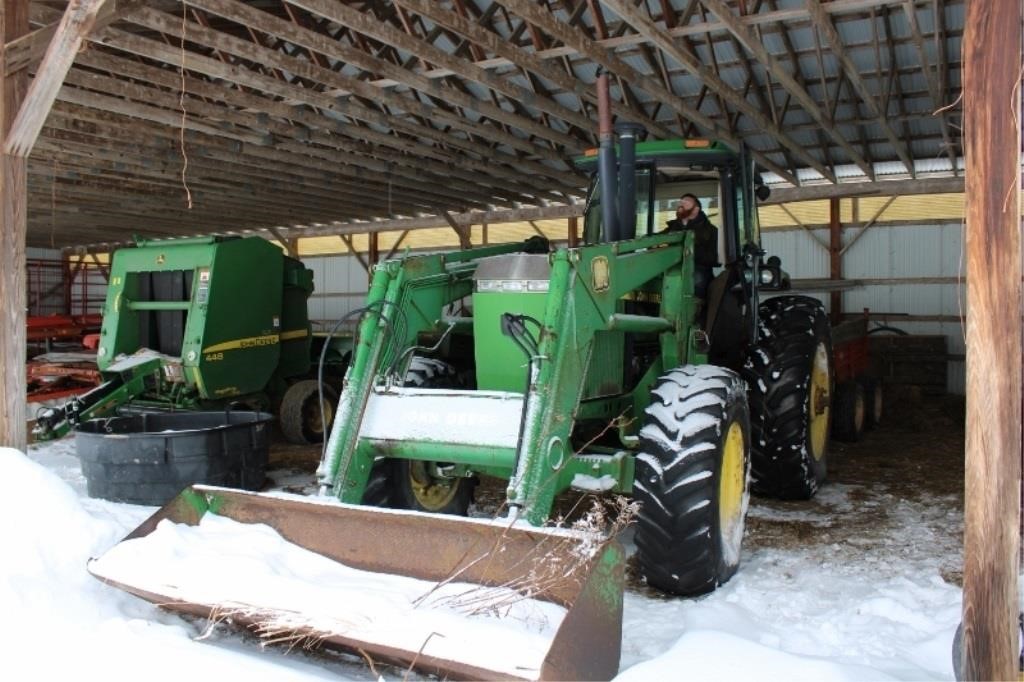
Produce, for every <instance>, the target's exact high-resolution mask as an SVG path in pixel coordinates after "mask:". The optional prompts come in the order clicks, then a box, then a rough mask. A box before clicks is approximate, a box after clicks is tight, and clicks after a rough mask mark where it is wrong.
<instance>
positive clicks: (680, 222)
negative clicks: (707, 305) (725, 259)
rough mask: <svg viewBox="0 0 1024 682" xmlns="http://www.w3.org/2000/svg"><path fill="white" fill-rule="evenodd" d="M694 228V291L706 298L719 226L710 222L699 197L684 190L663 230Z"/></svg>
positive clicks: (716, 250)
mask: <svg viewBox="0 0 1024 682" xmlns="http://www.w3.org/2000/svg"><path fill="white" fill-rule="evenodd" d="M680 230H693V233H694V237H693V244H694V264H695V267H694V273H693V275H694V277H693V291H694V293H695V294H696V295H697V296H698V297H699V298H702V299H704V298H707V291H708V285H709V284H710V283H711V280H712V279H714V276H715V275H714V272H713V270H712V268H715V267H717V266H718V265H719V263H718V228H716V227H715V226H714V225H712V224H711V221H710V220H708V217H707V215H706V214H705V213H704V211H703V210H702V209H701V205H700V199H698V198H697V197H696V195H693V194H684V195H683V196H681V197H679V203H678V204H676V217H675V218H674V219H672V220H670V221H668V227H667V228H666V229H665V232H678V231H680Z"/></svg>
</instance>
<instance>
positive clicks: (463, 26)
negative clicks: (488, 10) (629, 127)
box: [394, 0, 673, 139]
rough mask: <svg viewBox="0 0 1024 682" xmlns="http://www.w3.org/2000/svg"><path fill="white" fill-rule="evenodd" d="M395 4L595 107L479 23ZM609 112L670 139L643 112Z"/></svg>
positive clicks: (413, 0) (588, 90)
mask: <svg viewBox="0 0 1024 682" xmlns="http://www.w3.org/2000/svg"><path fill="white" fill-rule="evenodd" d="M394 2H395V4H396V5H400V6H402V7H406V8H408V9H411V10H412V11H414V12H416V13H417V14H419V15H420V16H424V17H427V18H428V19H430V20H431V21H433V22H435V23H437V24H440V25H442V26H444V27H445V28H447V29H449V30H451V31H454V32H456V33H458V34H459V35H461V36H464V37H465V38H467V39H468V40H471V41H473V43H474V44H476V45H481V46H482V47H485V48H487V50H488V51H489V52H490V53H491V54H494V55H498V56H500V57H502V58H504V59H507V60H508V61H509V62H511V63H512V64H514V65H516V66H518V67H519V68H521V69H523V70H525V71H528V72H530V73H534V74H536V75H538V76H541V77H542V78H544V79H546V80H548V81H551V82H552V83H555V84H556V85H558V86H559V87H560V88H562V89H563V90H565V91H566V92H571V93H573V94H575V95H576V96H577V97H579V98H580V99H581V100H586V101H587V102H590V103H591V104H594V105H595V106H596V104H597V94H596V92H595V91H594V88H592V87H589V86H587V85H586V84H585V83H583V82H582V81H580V80H579V79H577V78H573V77H571V76H570V75H569V74H567V73H566V72H564V71H560V70H558V69H556V68H553V67H552V66H551V65H550V64H549V63H548V62H547V61H545V60H544V59H541V58H540V57H538V56H537V55H536V54H535V53H533V52H527V51H526V50H523V49H521V48H519V47H518V46H516V45H515V44H514V43H512V42H510V41H507V40H505V39H503V38H502V37H501V35H500V34H498V33H495V32H494V31H488V30H487V29H485V28H483V27H482V26H480V25H479V24H476V23H473V22H471V21H470V20H469V19H467V18H465V17H463V16H460V15H459V14H457V13H455V12H452V11H450V10H447V9H445V8H444V7H443V6H441V5H440V4H439V3H437V2H433V1H432V0H394ZM482 61H483V60H478V63H477V64H476V66H478V68H482V67H480V66H479V64H480V62H482ZM612 113H614V114H617V115H618V116H619V117H621V118H622V119H624V120H627V121H633V122H635V123H640V124H642V125H643V126H644V127H646V128H647V131H648V133H650V134H651V135H654V136H655V137H659V138H661V139H668V138H671V137H673V133H672V131H670V130H669V129H667V128H666V127H665V126H664V125H662V124H660V123H658V122H656V121H654V120H653V119H651V118H650V117H649V116H648V115H647V114H646V113H645V112H644V111H643V110H642V109H639V110H638V109H635V108H633V107H630V106H628V105H626V104H623V103H622V102H619V101H614V102H612ZM591 127H592V126H591Z"/></svg>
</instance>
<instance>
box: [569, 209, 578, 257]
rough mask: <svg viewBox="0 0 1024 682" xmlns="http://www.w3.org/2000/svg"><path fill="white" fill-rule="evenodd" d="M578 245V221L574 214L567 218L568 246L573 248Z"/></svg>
mask: <svg viewBox="0 0 1024 682" xmlns="http://www.w3.org/2000/svg"><path fill="white" fill-rule="evenodd" d="M579 245H580V221H579V218H577V217H576V216H571V217H570V218H569V248H570V249H574V248H576V247H577V246H579Z"/></svg>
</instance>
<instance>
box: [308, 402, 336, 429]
mask: <svg viewBox="0 0 1024 682" xmlns="http://www.w3.org/2000/svg"><path fill="white" fill-rule="evenodd" d="M307 410H308V411H307V416H306V420H307V423H308V424H309V430H310V431H312V432H313V433H323V432H324V423H327V424H330V423H331V421H332V420H333V419H334V407H333V406H332V405H331V401H330V399H329V398H328V397H327V396H326V395H325V396H324V412H323V415H322V416H321V414H320V401H319V400H311V401H310V402H309V405H308V408H307ZM325 419H326V420H327V421H326V422H325V421H324V420H325Z"/></svg>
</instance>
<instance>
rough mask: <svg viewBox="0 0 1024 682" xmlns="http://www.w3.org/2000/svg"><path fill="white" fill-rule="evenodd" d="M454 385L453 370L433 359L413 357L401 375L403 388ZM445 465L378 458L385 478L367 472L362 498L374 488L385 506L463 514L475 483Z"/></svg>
mask: <svg viewBox="0 0 1024 682" xmlns="http://www.w3.org/2000/svg"><path fill="white" fill-rule="evenodd" d="M458 384H459V380H458V375H457V374H456V373H455V369H454V368H453V367H452V366H451V365H449V364H448V363H446V362H442V361H441V360H435V359H433V358H423V357H418V356H417V357H413V358H412V362H411V363H410V364H409V369H408V371H407V372H406V374H405V385H406V386H407V387H415V388H457V387H458ZM449 468H450V466H449V465H447V464H445V463H443V462H423V461H417V460H409V459H393V460H384V461H378V462H377V464H376V465H375V466H374V471H377V470H378V469H380V475H381V476H384V477H386V478H385V479H384V480H382V481H379V482H378V480H379V477H377V478H375V477H374V474H373V472H371V474H370V485H368V486H367V493H365V494H364V500H365V499H366V498H367V496H369V495H370V493H371V490H374V489H375V490H376V492H375V493H374V495H375V496H376V497H378V498H380V499H387V501H388V504H389V506H393V507H397V508H400V509H413V510H416V511H424V512H432V513H435V514H457V515H460V516H465V515H466V514H467V513H468V512H469V504H470V502H472V501H473V487H474V484H475V482H474V479H472V478H467V477H465V476H455V475H451V474H449V472H448V469H449ZM375 483H377V485H376V486H375V485H374V484H375ZM385 490H386V491H387V492H384V491H385ZM367 504H371V502H367Z"/></svg>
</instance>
